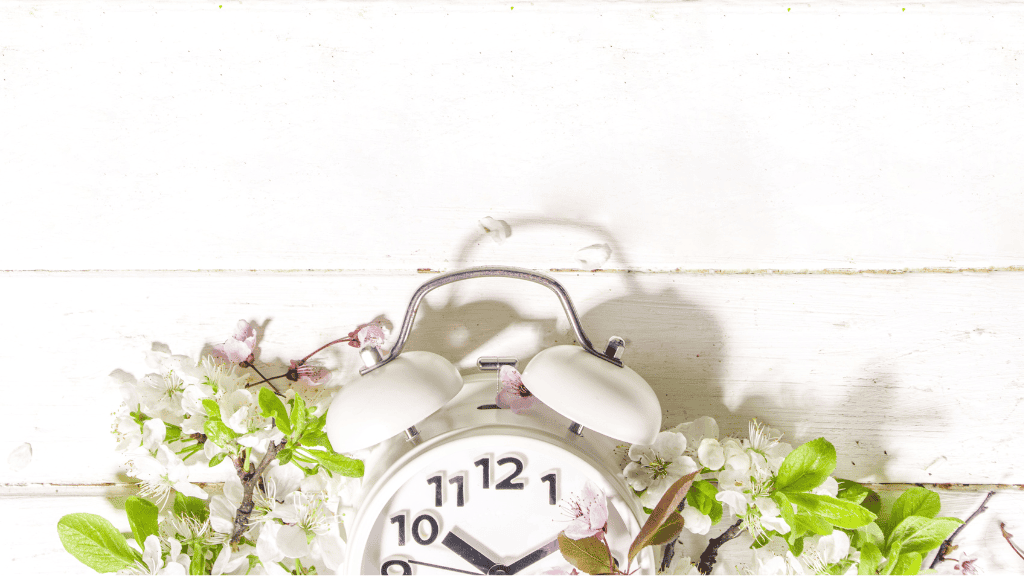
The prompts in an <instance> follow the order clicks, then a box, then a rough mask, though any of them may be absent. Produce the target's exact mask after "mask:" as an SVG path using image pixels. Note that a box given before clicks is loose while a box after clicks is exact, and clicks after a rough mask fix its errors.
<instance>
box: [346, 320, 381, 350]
mask: <svg viewBox="0 0 1024 576" xmlns="http://www.w3.org/2000/svg"><path fill="white" fill-rule="evenodd" d="M348 337H349V341H348V345H349V346H352V347H353V348H365V347H367V346H373V347H374V348H380V347H381V346H383V345H384V342H385V341H386V340H387V339H388V334H387V331H386V330H385V329H384V327H383V326H381V325H380V323H379V322H370V323H368V324H360V325H359V326H356V329H355V330H353V331H351V332H349V334H348Z"/></svg>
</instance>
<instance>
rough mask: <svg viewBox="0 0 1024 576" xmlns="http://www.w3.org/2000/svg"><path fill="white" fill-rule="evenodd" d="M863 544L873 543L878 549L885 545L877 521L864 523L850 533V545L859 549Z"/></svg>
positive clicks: (883, 535)
mask: <svg viewBox="0 0 1024 576" xmlns="http://www.w3.org/2000/svg"><path fill="white" fill-rule="evenodd" d="M865 544H874V545H875V547H876V548H878V550H879V551H881V550H882V549H883V548H884V547H885V534H882V529H881V528H879V527H878V523H877V522H870V523H868V524H865V525H864V526H861V527H860V528H857V529H856V530H854V531H853V533H852V534H851V535H850V546H852V547H854V548H856V549H858V550H859V549H861V548H863V547H864V545H865Z"/></svg>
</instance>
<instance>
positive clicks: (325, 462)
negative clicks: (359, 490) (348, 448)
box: [296, 450, 364, 478]
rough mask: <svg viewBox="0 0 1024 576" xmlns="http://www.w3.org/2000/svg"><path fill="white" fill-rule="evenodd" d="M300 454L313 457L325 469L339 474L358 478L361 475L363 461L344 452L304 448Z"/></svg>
mask: <svg viewBox="0 0 1024 576" xmlns="http://www.w3.org/2000/svg"><path fill="white" fill-rule="evenodd" d="M297 455H298V453H296V456H297ZM302 455H304V456H311V457H313V459H314V460H316V462H317V463H318V464H320V465H321V466H323V467H324V468H326V469H327V470H329V471H331V472H334V473H337V474H341V475H342V476H348V477H349V478H359V477H361V476H362V475H363V471H364V467H363V461H362V460H356V459H355V458H349V457H348V456H345V455H344V454H337V453H335V452H327V451H326V450H306V451H303V452H302Z"/></svg>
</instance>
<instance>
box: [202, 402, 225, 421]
mask: <svg viewBox="0 0 1024 576" xmlns="http://www.w3.org/2000/svg"><path fill="white" fill-rule="evenodd" d="M203 408H205V409H206V419H207V420H216V421H218V422H220V421H221V418H220V405H218V404H217V401H216V400H211V399H209V398H207V399H205V400H203Z"/></svg>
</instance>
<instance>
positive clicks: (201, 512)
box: [174, 492, 210, 522]
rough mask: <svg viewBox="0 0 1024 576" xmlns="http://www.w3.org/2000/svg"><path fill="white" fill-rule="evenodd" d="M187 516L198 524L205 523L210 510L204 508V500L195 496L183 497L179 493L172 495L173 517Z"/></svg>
mask: <svg viewBox="0 0 1024 576" xmlns="http://www.w3.org/2000/svg"><path fill="white" fill-rule="evenodd" d="M186 514H188V515H189V516H192V517H193V518H195V519H196V520H199V521H200V522H205V521H206V519H207V518H209V516H210V509H209V508H207V507H206V500H203V499H201V498H196V497H195V496H185V495H184V494H182V493H181V492H175V493H174V515H175V516H184V515H186Z"/></svg>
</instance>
